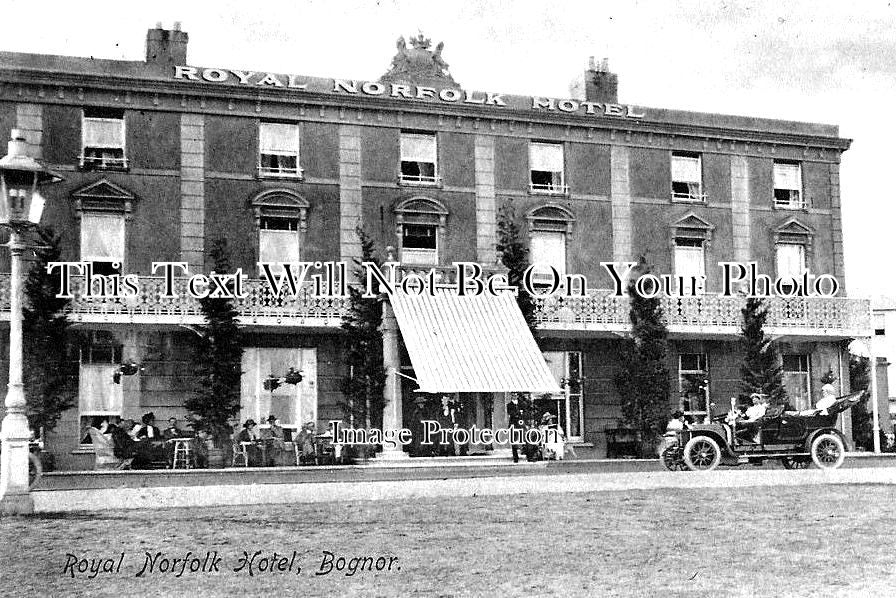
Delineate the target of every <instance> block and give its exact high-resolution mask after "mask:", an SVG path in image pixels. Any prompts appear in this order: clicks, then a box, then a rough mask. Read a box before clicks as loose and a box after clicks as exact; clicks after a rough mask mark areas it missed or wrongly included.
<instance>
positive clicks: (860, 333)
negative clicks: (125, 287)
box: [0, 267, 872, 338]
mask: <svg viewBox="0 0 896 598" xmlns="http://www.w3.org/2000/svg"><path fill="white" fill-rule="evenodd" d="M403 270H404V273H405V274H407V273H408V272H411V271H413V272H415V273H416V274H418V275H419V276H420V277H421V278H425V276H426V274H427V273H428V271H429V269H427V268H404V269H403ZM497 271H499V270H497V269H495V268H487V269H486V271H485V272H484V273H483V278H484V277H486V276H488V275H489V274H493V273H495V272H497ZM434 282H436V284H440V285H444V284H453V283H455V282H456V271H455V269H454V268H446V267H439V268H436V274H435V280H434ZM164 283H165V280H164V278H162V277H156V276H141V277H139V288H140V292H139V293H138V294H137V295H136V296H135V297H130V298H99V297H91V298H84V297H83V296H82V295H83V290H84V289H83V281H82V280H81V279H80V278H73V279H72V293H73V294H74V296H75V298H74V299H73V300H72V301H71V302H70V303H69V306H68V308H67V310H66V314H67V315H68V316H69V318H70V319H71V320H72V321H76V322H97V323H135V324H141V323H142V324H199V323H201V322H202V321H203V317H202V312H201V310H200V308H199V301H198V300H197V299H195V298H193V297H191V296H190V294H189V293H188V292H187V279H185V278H175V279H174V294H175V295H176V297H173V298H166V297H163V296H162V294H163V292H164ZM243 292H244V294H245V296H244V297H243V298H240V299H236V300H235V306H236V309H237V312H238V313H239V318H240V321H241V322H242V323H243V324H246V325H257V326H295V327H319V328H338V327H339V326H340V325H341V324H342V318H343V316H344V315H345V313H346V311H347V309H348V301H347V300H346V299H342V298H338V297H334V298H329V297H318V296H316V295H314V294H313V293H312V292H311V289H310V288H308V287H305V288H303V289H302V291H301V292H299V293H298V294H296V295H291V294H284V295H283V296H280V297H277V296H275V294H274V293H272V292H271V290H270V288H269V286H268V285H267V284H266V283H265V282H264V281H262V280H246V281H245V282H244V286H243ZM662 302H663V313H664V314H665V319H666V324H667V325H668V326H669V330H670V331H671V332H674V333H685V334H687V333H694V334H707V335H714V334H720V335H736V334H738V333H739V332H740V326H741V321H742V316H741V309H742V308H743V306H744V302H745V299H744V298H743V297H720V296H717V295H704V296H702V297H676V298H664V299H663V300H662ZM766 302H767V305H768V310H769V315H768V320H767V322H766V332H767V333H769V334H772V335H802V336H819V337H831V336H836V337H843V338H845V337H865V336H870V335H871V332H872V330H871V322H872V320H871V305H870V301H869V300H868V299H852V298H847V297H793V298H782V297H773V298H770V299H767V300H766ZM8 318H9V275H8V274H3V275H0V320H4V319H8ZM535 318H536V322H537V323H538V326H539V327H540V328H542V329H543V330H545V331H562V330H567V331H583V332H598V333H599V332H609V333H619V332H626V331H628V330H629V329H630V323H629V304H628V299H627V298H626V297H617V296H615V295H613V294H612V293H611V292H610V291H605V290H591V291H589V292H588V295H587V296H585V297H559V296H558V297H547V298H536V299H535Z"/></svg>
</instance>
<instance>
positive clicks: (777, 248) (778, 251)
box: [775, 242, 806, 280]
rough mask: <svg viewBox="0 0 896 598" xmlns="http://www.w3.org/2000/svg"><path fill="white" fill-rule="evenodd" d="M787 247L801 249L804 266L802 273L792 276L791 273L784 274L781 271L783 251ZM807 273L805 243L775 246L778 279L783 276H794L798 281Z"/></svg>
mask: <svg viewBox="0 0 896 598" xmlns="http://www.w3.org/2000/svg"><path fill="white" fill-rule="evenodd" d="M785 247H796V248H798V249H799V255H800V261H801V262H802V264H801V265H800V271H799V272H798V273H797V274H795V275H794V274H791V273H790V272H787V273H785V272H782V271H781V250H782V249H783V248H785ZM805 271H806V245H805V244H803V243H783V242H782V243H777V244H775V274H776V275H777V277H778V278H782V277H783V276H785V275H786V276H793V277H794V278H796V279H797V280H800V279H801V278H802V276H803V272H805Z"/></svg>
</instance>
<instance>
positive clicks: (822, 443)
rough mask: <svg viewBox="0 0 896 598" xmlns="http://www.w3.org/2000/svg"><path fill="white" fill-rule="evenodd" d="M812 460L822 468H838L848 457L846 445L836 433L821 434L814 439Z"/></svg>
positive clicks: (811, 451)
mask: <svg viewBox="0 0 896 598" xmlns="http://www.w3.org/2000/svg"><path fill="white" fill-rule="evenodd" d="M809 452H810V453H811V454H812V462H813V463H815V465H816V466H818V467H819V468H821V469H837V468H838V467H840V466H841V465H842V464H843V459H844V458H845V457H846V447H844V446H843V441H842V440H840V437H839V436H837V435H836V434H830V433H827V434H821V435H819V436H818V438H816V439H815V440H813V441H812V448H811V450H810V451H809Z"/></svg>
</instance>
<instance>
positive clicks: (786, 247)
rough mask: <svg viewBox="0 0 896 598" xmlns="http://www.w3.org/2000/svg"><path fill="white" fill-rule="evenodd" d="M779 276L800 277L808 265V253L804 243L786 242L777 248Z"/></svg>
mask: <svg viewBox="0 0 896 598" xmlns="http://www.w3.org/2000/svg"><path fill="white" fill-rule="evenodd" d="M775 252H776V258H777V265H778V277H779V278H784V277H785V276H790V277H793V278H797V279H798V278H799V277H800V276H802V275H803V270H804V269H805V267H806V253H805V248H804V247H803V246H802V245H796V244H791V243H784V244H781V245H778V246H777V247H776V248H775Z"/></svg>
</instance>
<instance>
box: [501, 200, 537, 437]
mask: <svg viewBox="0 0 896 598" xmlns="http://www.w3.org/2000/svg"><path fill="white" fill-rule="evenodd" d="M495 248H496V249H497V251H498V257H499V258H500V259H501V263H502V264H503V265H504V267H505V268H507V284H508V285H510V286H513V287H516V288H517V289H518V292H517V295H516V304H517V305H518V306H519V308H520V311H521V312H522V313H523V318H524V319H525V320H526V325H527V326H528V327H529V331H530V332H532V336H535V330H536V326H537V325H536V323H535V302H534V301H533V300H532V295H530V294H529V293H527V292H526V291H525V290H523V274H525V272H526V269H527V268H528V267H529V248H528V247H527V245H526V243H525V242H524V241H523V236H522V232H521V231H520V226H519V224H518V223H517V219H516V210H515V209H514V207H513V205H512V204H511V203H509V202H508V203H505V204H504V205H503V206H501V208H500V209H499V210H498V244H497V245H496V247H495ZM514 394H515V395H516V396H517V398H518V399H519V404H520V409H521V410H522V412H523V416H524V417H525V418H526V419H534V418H535V416H536V415H537V414H535V413H534V411H533V400H532V397H531V396H530V395H529V394H528V393H522V392H519V393H514Z"/></svg>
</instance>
